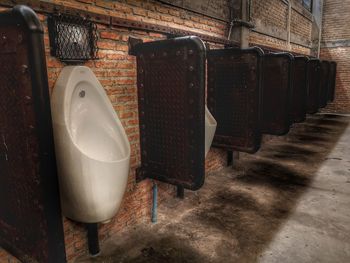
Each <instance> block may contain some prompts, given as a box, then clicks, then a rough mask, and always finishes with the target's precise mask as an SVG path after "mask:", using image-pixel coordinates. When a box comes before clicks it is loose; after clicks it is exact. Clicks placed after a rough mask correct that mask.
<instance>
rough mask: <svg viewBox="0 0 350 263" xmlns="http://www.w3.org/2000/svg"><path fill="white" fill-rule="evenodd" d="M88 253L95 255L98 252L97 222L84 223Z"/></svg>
mask: <svg viewBox="0 0 350 263" xmlns="http://www.w3.org/2000/svg"><path fill="white" fill-rule="evenodd" d="M86 227H87V236H88V246H89V253H90V255H91V256H93V257H96V256H98V255H99V254H100V244H99V240H98V225H97V223H91V224H86Z"/></svg>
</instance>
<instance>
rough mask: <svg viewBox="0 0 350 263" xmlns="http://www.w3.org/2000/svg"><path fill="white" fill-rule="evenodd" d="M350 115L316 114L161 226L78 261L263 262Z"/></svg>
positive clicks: (211, 182) (209, 184) (144, 228)
mask: <svg viewBox="0 0 350 263" xmlns="http://www.w3.org/2000/svg"><path fill="white" fill-rule="evenodd" d="M349 121H350V117H346V116H338V115H334V114H330V115H327V114H322V115H314V116H312V117H310V118H308V119H307V121H306V122H305V123H301V124H296V125H294V127H293V128H292V129H291V131H290V133H289V134H288V135H287V136H284V137H275V138H274V139H272V140H271V141H268V142H266V143H265V144H264V145H263V146H262V148H261V150H260V151H259V152H258V153H257V154H255V155H248V154H242V155H241V158H240V160H239V161H238V162H237V163H236V166H235V167H234V169H232V168H226V169H224V170H223V171H221V172H219V173H214V174H211V175H209V176H208V177H207V179H206V183H205V186H204V187H203V188H202V189H201V190H200V191H198V192H190V191H186V198H185V200H183V201H181V200H178V199H176V198H174V199H172V200H169V201H167V202H165V203H163V204H162V205H161V206H160V207H159V214H158V216H159V222H158V223H157V224H155V225H151V224H144V225H140V226H138V227H136V228H135V229H128V230H127V231H125V232H123V233H120V234H119V235H118V236H115V237H113V238H112V239H110V240H108V241H107V242H105V244H104V247H103V253H102V255H101V256H100V257H98V258H95V259H88V258H81V259H80V261H78V262H162V263H163V262H167V263H172V262H174V263H177V262H179V263H180V262H181V263H182V262H201V263H202V262H255V261H257V260H258V258H259V256H260V255H261V253H262V252H263V250H264V249H265V248H266V247H267V245H268V244H269V243H270V242H271V240H272V238H273V237H274V235H275V234H276V233H277V232H278V230H279V229H280V227H281V226H282V225H283V223H284V222H285V221H286V220H287V219H288V217H289V216H290V214H291V213H292V212H293V210H294V208H295V206H296V204H297V202H298V200H299V199H300V197H301V195H302V194H303V193H304V192H305V191H307V190H308V188H309V187H310V184H311V183H312V181H313V178H314V176H315V175H316V173H317V171H318V169H319V167H320V166H321V165H322V163H323V162H324V160H325V159H326V158H327V156H328V154H329V153H330V151H331V150H332V149H333V147H334V146H335V145H336V143H337V141H338V139H339V137H340V136H341V135H342V133H343V132H344V131H345V129H346V127H347V126H348V124H349Z"/></svg>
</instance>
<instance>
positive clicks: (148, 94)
mask: <svg viewBox="0 0 350 263" xmlns="http://www.w3.org/2000/svg"><path fill="white" fill-rule="evenodd" d="M133 53H134V54H135V55H136V56H137V83H138V100H139V119H140V137H141V167H140V168H139V169H138V171H137V173H138V177H139V178H142V177H148V178H154V179H157V180H160V181H164V182H167V183H170V184H174V185H180V186H183V187H185V188H187V189H191V190H196V189H198V188H200V187H201V186H202V184H203V183H204V116H205V115H204V92H205V87H204V81H205V68H204V66H205V46H204V44H203V42H202V41H201V40H200V39H199V38H197V37H182V38H175V39H170V40H163V41H156V42H149V43H144V44H143V43H141V44H137V45H136V46H135V47H134V50H133Z"/></svg>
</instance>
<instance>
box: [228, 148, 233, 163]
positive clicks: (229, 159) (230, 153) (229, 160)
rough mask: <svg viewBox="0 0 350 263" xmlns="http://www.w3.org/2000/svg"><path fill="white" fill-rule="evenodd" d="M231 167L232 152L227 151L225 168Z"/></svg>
mask: <svg viewBox="0 0 350 263" xmlns="http://www.w3.org/2000/svg"><path fill="white" fill-rule="evenodd" d="M232 165H233V151H227V166H232Z"/></svg>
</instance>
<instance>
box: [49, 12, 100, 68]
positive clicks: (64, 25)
mask: <svg viewBox="0 0 350 263" xmlns="http://www.w3.org/2000/svg"><path fill="white" fill-rule="evenodd" d="M48 28H49V37H50V46H51V55H52V56H55V57H57V58H59V59H60V60H62V61H64V62H71V63H78V62H82V61H86V60H90V59H97V50H98V49H97V39H98V36H97V27H96V24H94V23H93V22H91V21H89V20H88V19H86V18H84V17H81V16H72V15H66V14H54V15H51V16H49V19H48Z"/></svg>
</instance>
